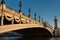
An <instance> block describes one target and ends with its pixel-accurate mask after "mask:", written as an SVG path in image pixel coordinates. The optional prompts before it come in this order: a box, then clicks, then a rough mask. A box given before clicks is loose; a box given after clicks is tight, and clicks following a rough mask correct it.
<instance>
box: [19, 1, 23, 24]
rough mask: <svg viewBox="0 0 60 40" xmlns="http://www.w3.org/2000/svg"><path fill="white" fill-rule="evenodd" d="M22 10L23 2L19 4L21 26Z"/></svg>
mask: <svg viewBox="0 0 60 40" xmlns="http://www.w3.org/2000/svg"><path fill="white" fill-rule="evenodd" d="M21 8H22V2H21V1H20V2H19V13H20V24H21V12H22V11H21Z"/></svg>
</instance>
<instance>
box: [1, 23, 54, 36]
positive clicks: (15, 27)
mask: <svg viewBox="0 0 60 40" xmlns="http://www.w3.org/2000/svg"><path fill="white" fill-rule="evenodd" d="M35 27H39V28H44V29H46V30H48V31H49V32H50V33H51V34H52V35H53V29H52V28H50V27H44V26H43V25H38V24H14V25H4V26H0V33H4V32H10V31H14V30H21V29H26V28H35Z"/></svg>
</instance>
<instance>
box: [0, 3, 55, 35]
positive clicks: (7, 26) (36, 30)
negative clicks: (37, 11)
mask: <svg viewBox="0 0 60 40" xmlns="http://www.w3.org/2000/svg"><path fill="white" fill-rule="evenodd" d="M6 32H18V33H21V34H28V35H30V34H31V35H34V34H35V35H36V34H37V35H45V36H54V34H53V28H52V27H51V26H50V25H49V24H48V23H44V22H43V23H42V22H40V21H37V20H35V19H33V18H31V17H28V16H26V15H25V14H23V13H22V12H18V11H16V10H14V9H12V8H10V7H8V6H6V5H5V3H2V4H0V33H6Z"/></svg>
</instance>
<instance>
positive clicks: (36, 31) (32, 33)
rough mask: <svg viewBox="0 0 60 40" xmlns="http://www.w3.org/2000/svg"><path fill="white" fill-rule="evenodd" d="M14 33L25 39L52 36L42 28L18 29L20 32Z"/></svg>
mask: <svg viewBox="0 0 60 40" xmlns="http://www.w3.org/2000/svg"><path fill="white" fill-rule="evenodd" d="M14 32H18V33H20V34H23V36H25V37H36V36H39V37H42V36H43V37H51V36H52V34H51V33H50V32H49V31H48V30H46V29H44V28H27V29H20V30H15V31H14Z"/></svg>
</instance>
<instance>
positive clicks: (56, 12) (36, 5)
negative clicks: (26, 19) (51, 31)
mask: <svg viewBox="0 0 60 40" xmlns="http://www.w3.org/2000/svg"><path fill="white" fill-rule="evenodd" d="M19 1H21V2H22V12H23V13H25V14H26V15H28V9H29V8H31V16H32V18H34V13H35V12H36V13H37V20H38V16H41V18H43V19H44V21H45V20H46V21H47V22H48V23H49V24H51V25H52V26H54V20H53V19H54V16H57V18H58V26H60V0H5V4H6V5H7V6H9V7H11V8H13V9H15V10H17V11H18V10H19ZM0 2H1V0H0Z"/></svg>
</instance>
